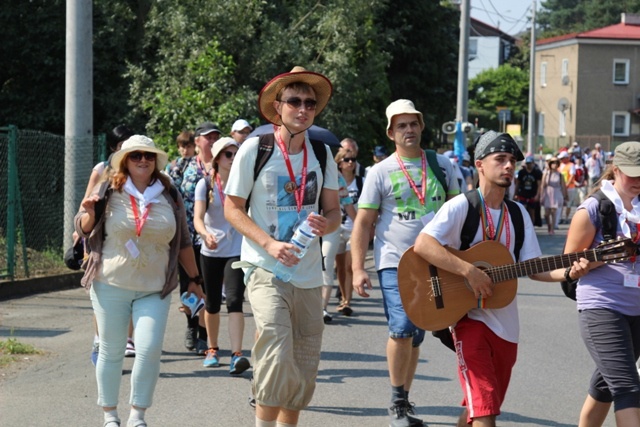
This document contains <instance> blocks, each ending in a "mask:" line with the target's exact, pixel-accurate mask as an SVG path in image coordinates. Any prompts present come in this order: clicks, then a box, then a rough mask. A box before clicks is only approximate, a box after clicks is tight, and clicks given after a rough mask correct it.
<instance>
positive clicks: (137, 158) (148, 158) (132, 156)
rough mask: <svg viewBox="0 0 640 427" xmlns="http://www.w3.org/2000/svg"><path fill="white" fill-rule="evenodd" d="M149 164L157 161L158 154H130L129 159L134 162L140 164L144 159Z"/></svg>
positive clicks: (144, 152) (136, 152) (141, 152)
mask: <svg viewBox="0 0 640 427" xmlns="http://www.w3.org/2000/svg"><path fill="white" fill-rule="evenodd" d="M143 157H144V159H145V160H146V161H148V162H151V161H153V160H155V159H156V157H157V155H156V153H150V152H148V151H134V152H133V153H129V156H128V158H129V159H131V160H132V161H134V162H139V161H140V160H142V158H143Z"/></svg>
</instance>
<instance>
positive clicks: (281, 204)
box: [225, 134, 338, 288]
mask: <svg viewBox="0 0 640 427" xmlns="http://www.w3.org/2000/svg"><path fill="white" fill-rule="evenodd" d="M305 139H306V142H305V143H306V150H307V156H308V161H307V163H308V164H307V169H308V173H307V184H306V189H305V195H304V200H303V203H302V209H301V211H300V213H299V214H298V212H297V208H296V200H295V196H294V194H293V193H287V192H286V191H285V190H284V185H285V184H286V183H287V182H289V181H291V179H290V178H289V173H288V170H287V167H286V164H285V161H284V157H283V156H282V152H281V151H280V149H279V148H278V145H277V144H274V147H273V154H272V155H271V157H270V158H269V160H268V161H267V163H265V165H264V167H263V168H262V170H261V171H260V174H259V175H258V179H257V180H256V181H255V182H254V181H253V171H254V166H255V162H256V157H257V155H258V138H257V137H256V138H250V139H247V140H246V141H245V142H244V143H243V144H242V145H241V146H240V149H239V150H238V152H237V154H236V157H235V159H234V161H233V166H232V167H231V174H230V175H229V179H228V181H227V187H226V189H225V192H226V194H229V195H231V196H236V197H240V198H243V199H246V198H247V197H248V196H249V194H251V205H250V207H249V216H250V217H251V219H252V220H253V221H254V222H255V223H256V225H257V226H258V227H260V228H261V229H263V230H265V231H266V232H267V233H268V234H269V235H270V236H272V237H273V238H274V239H276V240H278V241H281V242H288V241H290V240H291V237H292V236H293V231H294V228H295V226H296V224H297V223H298V221H299V220H303V219H305V218H306V217H307V215H308V214H309V213H311V212H316V213H318V202H319V199H320V191H321V190H322V188H327V189H329V190H336V191H337V190H338V167H337V165H336V162H335V161H334V160H333V156H332V154H331V150H330V149H329V147H327V146H325V149H326V150H327V164H326V170H325V175H326V176H324V177H323V176H322V172H321V168H320V163H319V162H318V160H317V159H316V156H315V154H314V153H313V148H312V147H311V143H310V142H309V136H308V134H306V135H305ZM289 158H290V160H291V164H292V168H293V171H294V174H295V177H296V183H297V184H298V185H300V182H301V172H302V164H303V152H300V153H298V154H292V155H290V156H289ZM241 259H242V260H243V261H247V262H250V263H251V264H253V265H256V266H259V267H262V268H264V269H266V270H269V271H273V268H274V267H275V265H276V260H275V258H273V257H272V256H271V255H269V254H268V253H267V251H266V250H264V249H263V248H262V247H261V246H260V245H258V244H257V243H255V242H254V241H252V240H250V239H247V238H244V239H243V240H242V253H241ZM291 283H292V284H293V285H294V286H296V287H299V288H315V287H319V286H322V253H321V250H320V244H319V243H316V244H314V245H313V246H312V247H311V248H310V249H309V250H308V251H307V253H306V255H305V256H304V257H303V258H302V259H301V260H300V263H299V264H298V268H297V270H296V272H295V274H294V275H293V278H292V280H291Z"/></svg>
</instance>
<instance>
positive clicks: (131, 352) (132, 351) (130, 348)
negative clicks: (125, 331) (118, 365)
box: [124, 338, 136, 357]
mask: <svg viewBox="0 0 640 427" xmlns="http://www.w3.org/2000/svg"><path fill="white" fill-rule="evenodd" d="M135 355H136V347H135V345H134V344H133V340H132V339H131V338H127V346H126V347H125V349H124V357H134V356H135Z"/></svg>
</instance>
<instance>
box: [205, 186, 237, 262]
mask: <svg viewBox="0 0 640 427" xmlns="http://www.w3.org/2000/svg"><path fill="white" fill-rule="evenodd" d="M205 179H211V178H210V177H206V178H202V179H201V180H200V181H198V184H196V192H195V200H196V201H198V200H201V201H204V202H205V203H206V200H207V198H208V197H209V195H208V194H207V183H206V182H205ZM214 182H215V181H214ZM212 190H213V191H212V193H213V200H212V201H211V202H210V203H209V206H208V207H207V211H206V212H205V214H204V228H206V229H207V232H208V233H209V234H212V235H213V236H214V237H215V238H216V241H217V243H218V246H217V247H216V248H215V249H209V248H207V246H206V245H205V244H204V241H203V242H202V247H201V248H200V253H201V254H203V255H206V256H208V257H212V258H230V257H234V256H239V255H240V247H241V246H242V234H240V233H238V232H237V231H236V229H235V228H233V227H232V226H231V224H229V222H228V221H227V220H226V219H225V218H224V205H223V204H222V203H221V201H220V192H219V191H218V186H217V185H215V186H213V187H212ZM223 190H224V189H223Z"/></svg>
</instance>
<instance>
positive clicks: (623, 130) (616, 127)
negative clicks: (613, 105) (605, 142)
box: [611, 111, 631, 136]
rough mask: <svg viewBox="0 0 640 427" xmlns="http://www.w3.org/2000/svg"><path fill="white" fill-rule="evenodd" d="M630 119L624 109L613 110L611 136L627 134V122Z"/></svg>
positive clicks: (629, 115) (628, 122)
mask: <svg viewBox="0 0 640 427" xmlns="http://www.w3.org/2000/svg"><path fill="white" fill-rule="evenodd" d="M630 121H631V114H629V113H628V112H626V111H614V112H613V120H612V126H611V127H612V130H611V133H612V134H613V136H629V124H630Z"/></svg>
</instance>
